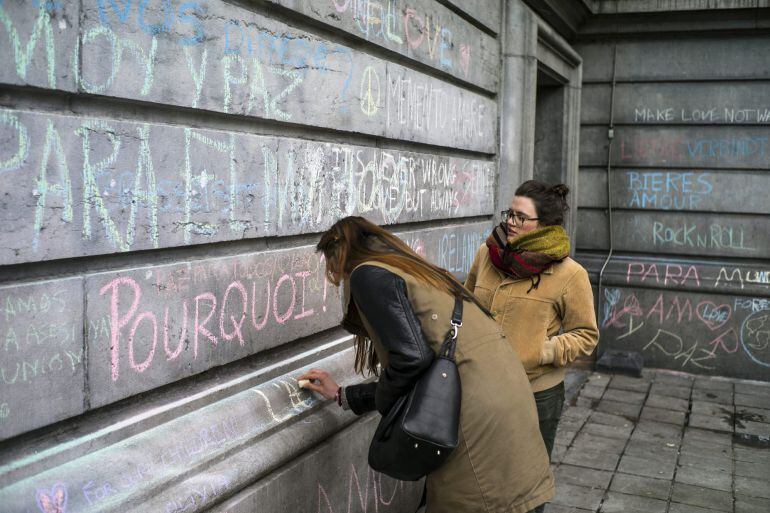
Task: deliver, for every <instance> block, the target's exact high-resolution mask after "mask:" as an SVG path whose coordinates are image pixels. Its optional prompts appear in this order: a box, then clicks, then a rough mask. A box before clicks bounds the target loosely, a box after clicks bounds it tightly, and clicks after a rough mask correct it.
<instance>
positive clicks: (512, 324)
mask: <svg viewBox="0 0 770 513" xmlns="http://www.w3.org/2000/svg"><path fill="white" fill-rule="evenodd" d="M553 316H554V312H553V305H552V304H550V303H548V302H546V301H540V300H537V299H530V298H523V297H518V296H509V297H508V298H507V300H506V303H505V317H504V319H503V332H504V333H505V335H506V337H507V339H508V341H509V342H510V343H511V345H512V346H513V349H514V351H516V354H518V356H519V359H520V360H521V363H522V365H523V366H524V369H525V370H527V371H531V370H534V369H536V368H538V367H540V353H541V351H542V349H543V344H545V341H546V339H547V338H548V327H549V325H550V324H551V320H552V318H553Z"/></svg>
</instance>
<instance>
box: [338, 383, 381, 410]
mask: <svg viewBox="0 0 770 513" xmlns="http://www.w3.org/2000/svg"><path fill="white" fill-rule="evenodd" d="M376 389H377V383H376V382H375V383H361V384H360V385H350V386H347V387H345V388H343V389H342V393H343V394H345V401H346V402H347V404H348V406H349V407H350V410H351V411H352V412H353V413H355V414H356V415H363V414H364V413H368V412H370V411H374V410H375V405H374V392H375V390H376Z"/></svg>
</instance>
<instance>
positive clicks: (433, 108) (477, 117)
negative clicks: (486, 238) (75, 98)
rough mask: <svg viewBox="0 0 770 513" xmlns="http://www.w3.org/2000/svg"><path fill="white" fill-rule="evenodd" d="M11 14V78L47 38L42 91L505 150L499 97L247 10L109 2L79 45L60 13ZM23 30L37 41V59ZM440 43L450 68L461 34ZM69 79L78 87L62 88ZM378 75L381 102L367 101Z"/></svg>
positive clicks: (89, 20) (28, 10)
mask: <svg viewBox="0 0 770 513" xmlns="http://www.w3.org/2000/svg"><path fill="white" fill-rule="evenodd" d="M6 7H7V6H5V5H2V6H0V21H2V22H3V25H4V28H5V32H6V33H7V35H8V37H9V39H10V40H11V42H12V44H11V45H7V48H8V50H6V51H7V52H10V53H12V55H8V57H9V58H12V59H13V61H14V62H15V63H16V67H15V68H11V67H9V68H8V69H7V70H4V71H3V74H2V75H0V80H3V77H7V78H5V80H8V81H13V82H16V81H18V80H24V79H25V76H26V73H27V71H26V70H27V69H28V68H29V67H30V66H34V63H33V64H30V63H31V58H32V55H33V54H34V50H35V48H36V46H37V45H38V44H39V43H38V41H39V40H42V39H43V37H41V36H43V35H45V36H44V37H45V41H46V45H47V48H48V50H47V55H48V59H47V60H46V61H45V64H43V63H41V64H40V65H41V66H43V67H46V69H47V70H48V77H49V79H48V81H47V83H45V84H38V85H41V86H47V87H63V88H69V89H74V88H75V87H76V86H77V87H78V88H80V89H81V90H83V91H85V92H88V93H92V94H101V95H107V96H116V97H121V98H128V99H137V100H143V101H154V102H159V103H163V104H167V105H177V106H184V107H192V108H198V109H208V110H215V111H219V112H224V113H231V114H238V115H246V116H257V117H262V118H268V119H275V120H279V121H291V122H293V123H302V124H307V125H320V126H325V127H330V128H335V129H348V130H354V131H357V132H361V133H368V134H371V135H383V136H388V137H394V138H406V139H414V140H419V141H422V142H427V143H432V144H440V145H445V146H453V147H460V148H465V149H473V150H477V151H486V152H488V153H493V152H494V138H493V137H491V134H493V133H494V119H495V117H496V104H495V102H493V101H492V100H489V99H488V98H486V97H484V96H481V95H478V94H476V93H472V92H469V91H467V90H465V89H461V88H459V87H457V86H453V85H450V84H447V83H446V82H443V81H441V80H438V79H434V78H431V77H428V76H425V75H422V74H420V73H418V72H415V71H413V70H410V69H408V68H405V67H403V66H400V65H397V64H394V63H388V62H386V61H384V60H381V59H378V58H374V57H371V56H369V55H367V54H365V53H363V52H359V51H355V50H351V49H350V48H348V47H345V46H342V45H339V44H336V43H332V42H329V41H325V40H323V39H320V38H318V37H316V36H314V35H311V34H309V33H306V32H302V31H298V30H296V29H293V28H292V27H289V26H288V25H285V24H283V23H280V22H277V21H275V20H272V19H269V18H266V17H264V16H262V15H258V14H256V13H254V12H251V11H249V10H247V9H244V8H241V7H237V6H235V5H231V4H220V5H218V8H217V12H216V13H214V12H212V8H211V7H210V6H204V5H202V4H198V3H194V2H186V3H182V2H181V1H179V2H177V0H174V1H171V0H169V1H167V2H163V3H162V4H148V3H147V2H139V3H137V2H133V1H132V2H129V3H127V4H125V5H124V6H123V7H122V8H119V7H118V4H116V3H114V2H109V3H108V2H106V1H104V2H101V1H100V2H97V3H95V4H94V5H91V4H87V5H83V6H82V8H83V12H82V13H81V16H80V17H79V18H78V17H74V18H69V19H79V22H78V23H79V26H78V31H77V37H76V38H75V37H73V35H74V34H75V32H76V31H75V30H72V29H69V30H66V31H64V33H65V35H66V37H64V36H54V35H53V34H54V29H53V16H54V15H56V16H58V14H57V9H56V8H55V6H54V7H52V9H51V10H49V9H47V8H44V7H34V6H32V4H28V5H26V6H24V7H22V6H14V7H13V8H12V9H10V10H6ZM214 14H216V15H214ZM150 19H151V20H154V21H155V20H163V21H162V23H160V24H159V23H149V22H148V21H147V20H150ZM410 19H411V18H410ZM22 33H25V34H26V33H29V36H28V37H29V39H28V41H29V43H28V45H27V49H26V51H22V50H21V48H22V46H23V45H22V43H21V41H22V40H23V36H22V35H21V34H22ZM440 34H443V35H442V36H441V37H442V38H443V39H442V42H440V43H439V48H438V50H437V52H438V53H439V56H440V57H439V59H440V61H439V62H441V63H444V65H447V64H448V63H449V62H450V60H452V58H451V57H449V54H448V53H447V51H448V49H450V48H451V46H450V45H449V44H448V43H446V41H447V40H448V39H447V38H448V37H449V30H448V29H445V30H442V31H441V33H440ZM57 45H59V46H57ZM442 47H446V48H444V49H443V50H442ZM463 52H465V51H461V53H460V56H462V55H464V53H463ZM180 53H181V55H182V56H183V58H177V56H178V55H180ZM52 55H53V56H57V55H62V56H63V58H60V59H54V58H53V57H51V56H52ZM169 56H174V57H173V59H171V58H170V57H169ZM457 62H460V63H462V59H460V58H458V60H457ZM59 75H62V76H64V77H65V78H66V80H67V81H68V83H64V84H62V83H61V81H59V82H56V83H55V84H54V83H53V82H52V78H51V77H56V76H59ZM375 76H376V77H377V82H378V83H379V84H381V85H380V93H381V94H380V95H379V97H378V98H377V101H378V102H380V104H377V103H372V102H371V101H369V100H368V99H363V98H360V97H359V93H361V92H362V91H363V92H365V93H366V92H368V91H371V89H369V87H368V84H371V83H372V81H373V78H374V77H375ZM170 83H173V84H175V85H176V87H174V88H172V89H173V90H172V89H169V88H167V87H165V84H170ZM319 94H320V97H319ZM309 97H312V98H313V100H312V101H309V100H308V98H309ZM362 107H363V108H362Z"/></svg>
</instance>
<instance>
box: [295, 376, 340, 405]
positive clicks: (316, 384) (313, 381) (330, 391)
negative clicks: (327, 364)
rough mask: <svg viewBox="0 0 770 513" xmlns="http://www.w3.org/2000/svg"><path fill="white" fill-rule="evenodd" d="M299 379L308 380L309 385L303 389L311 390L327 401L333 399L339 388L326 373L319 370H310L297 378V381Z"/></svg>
mask: <svg viewBox="0 0 770 513" xmlns="http://www.w3.org/2000/svg"><path fill="white" fill-rule="evenodd" d="M300 379H307V380H309V383H308V384H307V385H306V386H305V388H306V389H308V390H312V391H313V392H318V393H319V394H321V395H322V396H324V397H325V398H327V399H334V397H335V396H336V395H337V390H339V388H340V386H339V385H338V384H337V382H336V381H334V379H333V378H332V377H331V376H330V375H329V373H328V372H325V371H322V370H319V369H310V370H309V371H307V372H306V373H305V374H303V375H302V376H300V377H299V378H297V380H300Z"/></svg>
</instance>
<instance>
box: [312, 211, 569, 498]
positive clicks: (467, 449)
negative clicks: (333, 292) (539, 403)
mask: <svg viewBox="0 0 770 513" xmlns="http://www.w3.org/2000/svg"><path fill="white" fill-rule="evenodd" d="M318 250H319V251H322V252H323V254H324V256H325V257H326V265H327V276H328V279H329V281H331V282H332V283H333V284H335V285H339V284H340V283H342V285H343V297H344V310H345V316H344V319H343V322H342V325H343V327H345V328H346V329H347V330H348V331H350V332H351V333H353V334H354V335H356V359H355V365H356V370H357V371H358V372H361V373H362V374H363V373H364V372H365V371H366V372H369V373H375V374H379V379H378V381H376V382H373V383H364V384H359V385H352V386H347V387H344V388H342V387H339V386H338V385H337V383H336V382H335V380H334V379H333V377H332V376H330V375H329V374H328V373H326V372H324V371H322V370H317V369H313V370H311V371H309V372H308V373H306V374H305V375H304V376H301V377H300V379H308V380H313V381H312V382H311V383H310V385H308V388H310V389H312V390H313V391H315V392H318V393H321V394H322V395H324V396H325V397H327V398H329V399H331V398H335V399H336V400H337V401H338V404H339V405H340V406H342V407H343V408H349V409H351V410H353V412H354V413H356V414H363V413H366V412H369V411H373V410H375V409H376V410H377V411H379V412H380V413H381V414H383V415H385V414H387V412H388V411H389V410H390V409H391V407H392V406H393V405H394V403H396V401H397V399H398V398H399V397H401V396H403V395H405V394H407V393H408V392H409V391H410V390H411V389H412V388H413V387H414V385H415V383H416V382H417V380H418V379H419V377H420V375H421V374H422V373H423V372H424V371H425V369H426V368H427V367H428V366H430V364H431V362H432V361H433V359H434V357H435V354H436V352H438V350H439V348H440V346H441V344H442V342H443V340H444V337H445V335H446V333H447V328H448V327H449V325H450V319H451V317H452V312H453V310H454V305H455V300H456V298H459V299H462V300H463V305H464V308H463V317H462V329H460V330H459V336H458V338H457V346H456V347H457V349H456V353H455V357H456V361H457V368H458V371H459V373H460V380H461V383H462V404H461V411H460V429H459V445H458V447H457V449H455V450H454V451H453V452H452V453H451V455H450V456H449V457H448V459H447V460H446V461H445V462H444V464H443V465H442V466H441V467H439V468H438V469H437V470H435V471H433V472H431V473H430V474H428V476H427V511H428V513H447V512H452V513H471V512H489V513H492V512H494V513H524V512H527V511H530V510H532V509H533V508H535V507H537V506H539V505H540V504H543V503H544V502H546V501H547V500H549V499H550V498H551V497H553V493H554V485H553V477H552V475H551V471H550V468H549V464H548V457H547V454H546V450H545V446H544V444H543V442H542V439H541V437H540V433H539V431H538V424H537V411H536V408H535V402H534V400H533V399H532V393H531V392H530V389H529V383H528V381H527V377H526V374H525V373H524V368H523V367H522V365H521V362H520V361H519V359H518V357H517V356H516V354H515V353H514V351H512V350H511V347H510V345H509V344H508V343H507V342H506V341H505V338H504V336H503V334H502V333H501V331H500V327H499V326H498V325H497V324H496V323H495V322H494V320H492V319H491V318H490V317H489V316H488V315H487V313H486V312H485V310H484V309H483V308H481V307H480V306H479V304H478V302H477V300H476V298H475V297H473V295H472V294H470V293H469V292H468V291H467V290H466V289H465V288H464V287H463V286H462V285H461V284H460V283H459V282H457V281H456V280H455V279H454V278H453V277H452V276H451V275H450V274H449V273H447V272H446V271H445V270H443V269H440V268H438V267H436V266H435V265H433V264H430V263H429V262H427V261H425V260H423V259H422V258H421V257H420V256H418V255H417V254H416V253H415V252H414V251H412V250H411V249H410V248H409V246H407V245H406V244H404V243H403V242H402V241H401V240H400V239H398V238H397V237H395V236H394V235H392V234H390V233H389V232H387V231H385V230H383V229H382V228H380V227H378V226H377V225H375V224H372V223H370V222H369V221H366V220H365V219H363V218H361V217H347V218H344V219H342V220H340V221H338V222H337V223H336V224H335V225H334V226H332V227H331V228H330V229H329V230H328V231H327V232H326V233H324V234H323V236H322V237H321V241H320V242H319V243H318ZM378 369H381V370H378Z"/></svg>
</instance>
